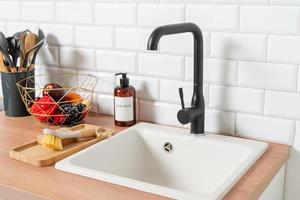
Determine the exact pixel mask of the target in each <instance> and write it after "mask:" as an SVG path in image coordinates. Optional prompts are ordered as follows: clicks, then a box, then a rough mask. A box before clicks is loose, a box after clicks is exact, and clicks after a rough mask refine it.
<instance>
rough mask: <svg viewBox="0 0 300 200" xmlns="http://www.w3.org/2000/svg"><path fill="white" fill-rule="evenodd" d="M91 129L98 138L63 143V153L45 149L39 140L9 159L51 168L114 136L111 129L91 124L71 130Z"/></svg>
mask: <svg viewBox="0 0 300 200" xmlns="http://www.w3.org/2000/svg"><path fill="white" fill-rule="evenodd" d="M91 127H94V128H95V129H97V132H96V134H97V137H94V138H89V139H73V140H72V139H71V140H70V139H68V140H67V141H65V142H63V147H64V150H62V151H53V150H51V149H49V148H46V147H43V146H42V145H40V144H39V142H38V141H37V140H35V141H32V142H30V143H27V144H23V145H21V146H18V147H15V148H13V149H12V150H11V151H10V152H9V157H10V158H13V159H16V160H19V161H22V162H25V163H29V164H32V165H35V166H38V167H45V166H50V165H53V164H55V163H56V162H57V161H59V160H62V159H63V158H65V157H67V156H70V155H72V154H74V153H76V152H78V151H80V150H82V149H84V148H86V147H88V146H91V145H93V144H95V143H97V142H99V141H101V140H104V139H106V138H108V137H110V136H112V134H113V131H112V130H110V129H107V128H104V127H99V126H94V125H89V124H81V125H78V126H75V127H72V128H70V129H71V130H74V131H75V130H79V129H81V128H91Z"/></svg>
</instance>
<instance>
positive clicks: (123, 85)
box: [115, 73, 129, 88]
mask: <svg viewBox="0 0 300 200" xmlns="http://www.w3.org/2000/svg"><path fill="white" fill-rule="evenodd" d="M118 75H122V77H121V78H120V86H121V88H126V87H128V86H129V79H128V77H127V73H117V74H115V76H118Z"/></svg>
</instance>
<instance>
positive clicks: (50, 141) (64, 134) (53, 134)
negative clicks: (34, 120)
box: [41, 128, 96, 150]
mask: <svg viewBox="0 0 300 200" xmlns="http://www.w3.org/2000/svg"><path fill="white" fill-rule="evenodd" d="M43 133H44V134H43V139H42V141H41V144H42V146H44V147H48V148H50V149H52V150H63V145H62V140H63V139H67V138H89V137H96V129H95V128H84V129H81V130H77V131H72V130H70V129H66V128H61V129H57V130H52V129H48V128H45V129H44V130H43Z"/></svg>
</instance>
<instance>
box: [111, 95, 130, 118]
mask: <svg viewBox="0 0 300 200" xmlns="http://www.w3.org/2000/svg"><path fill="white" fill-rule="evenodd" d="M115 119H116V120H117V121H123V122H125V121H132V120H133V97H115Z"/></svg>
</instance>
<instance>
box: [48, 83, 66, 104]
mask: <svg viewBox="0 0 300 200" xmlns="http://www.w3.org/2000/svg"><path fill="white" fill-rule="evenodd" d="M60 88H62V87H61V86H60V85H58V84H57V83H49V84H47V85H45V86H44V89H43V96H46V95H47V96H50V97H51V98H53V99H54V101H59V100H60V99H61V98H62V97H63V96H64V95H65V91H64V90H63V89H60Z"/></svg>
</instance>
